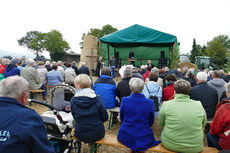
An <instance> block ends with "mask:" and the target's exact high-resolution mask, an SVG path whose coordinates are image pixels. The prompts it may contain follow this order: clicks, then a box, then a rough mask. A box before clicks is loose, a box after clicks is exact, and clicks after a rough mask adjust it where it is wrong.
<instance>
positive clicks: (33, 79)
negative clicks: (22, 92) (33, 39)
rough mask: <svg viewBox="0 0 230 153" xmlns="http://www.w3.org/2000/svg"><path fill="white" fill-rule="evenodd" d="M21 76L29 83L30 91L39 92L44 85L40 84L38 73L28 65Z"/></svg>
mask: <svg viewBox="0 0 230 153" xmlns="http://www.w3.org/2000/svg"><path fill="white" fill-rule="evenodd" d="M20 75H21V76H22V77H23V78H25V79H26V80H27V81H28V82H29V89H30V90H37V89H39V88H41V86H42V83H41V82H40V77H39V74H38V71H37V70H36V69H35V68H33V67H32V66H29V65H27V66H26V67H25V68H23V69H22V70H21V73H20Z"/></svg>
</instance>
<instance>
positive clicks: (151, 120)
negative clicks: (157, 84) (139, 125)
mask: <svg viewBox="0 0 230 153" xmlns="http://www.w3.org/2000/svg"><path fill="white" fill-rule="evenodd" d="M154 119H155V111H154V102H153V103H152V107H151V112H150V117H149V126H150V127H151V126H152V125H153V123H154Z"/></svg>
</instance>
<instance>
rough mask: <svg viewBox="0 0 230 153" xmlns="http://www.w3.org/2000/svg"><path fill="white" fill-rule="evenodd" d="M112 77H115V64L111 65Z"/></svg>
mask: <svg viewBox="0 0 230 153" xmlns="http://www.w3.org/2000/svg"><path fill="white" fill-rule="evenodd" d="M110 71H111V77H112V78H115V66H110Z"/></svg>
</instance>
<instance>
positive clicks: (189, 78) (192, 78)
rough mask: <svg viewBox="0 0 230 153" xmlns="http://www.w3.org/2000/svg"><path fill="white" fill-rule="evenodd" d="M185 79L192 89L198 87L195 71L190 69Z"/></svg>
mask: <svg viewBox="0 0 230 153" xmlns="http://www.w3.org/2000/svg"><path fill="white" fill-rule="evenodd" d="M184 79H185V80H186V81H188V82H189V83H190V84H191V86H192V87H194V86H195V85H196V79H195V75H194V70H193V69H189V70H188V71H187V72H186V74H185V77H184Z"/></svg>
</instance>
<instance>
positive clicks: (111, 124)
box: [107, 107, 120, 130]
mask: <svg viewBox="0 0 230 153" xmlns="http://www.w3.org/2000/svg"><path fill="white" fill-rule="evenodd" d="M107 110H108V111H109V113H110V115H109V126H108V130H111V128H112V127H113V113H120V107H115V108H112V109H107Z"/></svg>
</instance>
